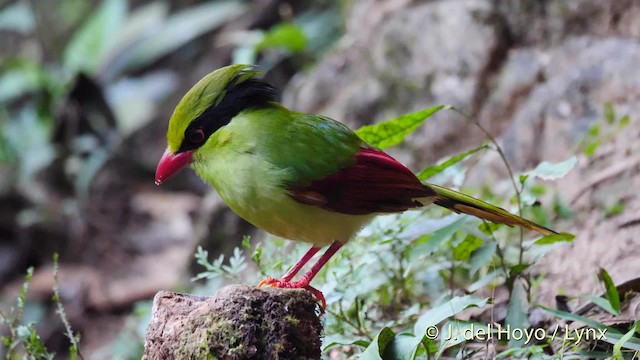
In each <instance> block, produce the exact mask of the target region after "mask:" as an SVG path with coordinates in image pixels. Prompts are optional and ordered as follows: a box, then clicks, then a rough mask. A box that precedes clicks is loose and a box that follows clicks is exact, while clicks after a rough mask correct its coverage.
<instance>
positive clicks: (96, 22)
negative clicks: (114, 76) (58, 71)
mask: <svg viewBox="0 0 640 360" xmlns="http://www.w3.org/2000/svg"><path fill="white" fill-rule="evenodd" d="M126 14H127V2H126V0H105V1H103V2H102V4H101V5H100V7H99V8H98V9H97V10H96V11H95V12H94V13H93V15H91V16H90V17H89V18H88V19H87V20H86V21H85V23H84V24H83V25H82V27H81V28H80V30H78V31H77V32H76V33H75V34H74V36H73V38H72V39H71V41H70V42H69V44H68V45H67V47H66V48H65V50H64V57H63V58H64V64H65V67H66V68H67V69H69V70H71V71H73V72H86V73H88V74H94V73H95V71H96V69H97V67H98V64H99V63H100V61H101V58H102V56H104V54H105V53H106V50H107V49H108V48H109V46H111V43H112V41H113V40H114V39H115V35H114V34H116V33H117V32H118V31H119V30H120V28H121V27H122V24H123V23H124V20H125V17H126Z"/></svg>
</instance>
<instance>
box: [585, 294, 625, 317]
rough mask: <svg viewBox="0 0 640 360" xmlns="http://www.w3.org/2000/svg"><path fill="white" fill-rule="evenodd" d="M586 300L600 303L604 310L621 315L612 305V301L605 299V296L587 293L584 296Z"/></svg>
mask: <svg viewBox="0 0 640 360" xmlns="http://www.w3.org/2000/svg"><path fill="white" fill-rule="evenodd" d="M583 298H584V299H585V300H588V301H591V302H592V303H594V304H596V305H598V306H599V307H600V308H602V309H603V310H606V311H607V312H609V313H610V314H612V315H620V312H619V311H616V310H615V309H614V308H613V306H611V303H610V302H609V300H608V299H605V298H603V297H600V296H595V295H586V296H584V297H583Z"/></svg>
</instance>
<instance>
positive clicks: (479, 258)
mask: <svg viewBox="0 0 640 360" xmlns="http://www.w3.org/2000/svg"><path fill="white" fill-rule="evenodd" d="M496 248H497V246H496V243H495V242H493V241H491V242H487V243H486V244H484V245H483V246H481V247H479V248H478V249H476V250H475V251H474V252H472V253H471V257H470V258H469V275H471V276H473V275H475V274H476V273H477V272H478V270H479V269H480V268H481V267H482V266H484V265H487V264H488V263H489V262H491V259H493V255H494V254H495V253H496Z"/></svg>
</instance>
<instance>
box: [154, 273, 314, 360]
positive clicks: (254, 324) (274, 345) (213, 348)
mask: <svg viewBox="0 0 640 360" xmlns="http://www.w3.org/2000/svg"><path fill="white" fill-rule="evenodd" d="M316 309H317V305H316V300H315V299H314V297H313V295H311V294H310V293H309V292H308V291H306V290H302V289H275V288H264V289H258V288H255V287H249V286H244V285H230V286H226V287H224V288H222V289H220V290H219V291H218V292H217V293H216V294H215V295H214V296H199V295H191V294H178V293H174V292H169V291H160V292H158V293H157V294H156V296H155V298H154V300H153V310H152V317H151V323H150V324H149V327H148V328H147V336H146V340H145V344H144V355H143V357H142V358H143V359H146V360H151V359H237V360H241V359H320V336H321V332H322V324H321V322H320V319H319V317H318V315H317V313H316Z"/></svg>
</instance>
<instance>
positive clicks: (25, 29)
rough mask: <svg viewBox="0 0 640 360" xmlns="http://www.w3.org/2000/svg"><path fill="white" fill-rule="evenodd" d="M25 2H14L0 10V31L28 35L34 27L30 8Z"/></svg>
mask: <svg viewBox="0 0 640 360" xmlns="http://www.w3.org/2000/svg"><path fill="white" fill-rule="evenodd" d="M28 4H29V3H26V2H22V1H20V2H16V3H15V4H11V5H7V6H5V7H4V8H3V9H2V10H0V30H1V31H16V32H19V33H21V34H29V33H30V32H31V31H33V28H34V27H35V23H36V22H35V19H34V16H33V12H32V11H31V7H30V6H29V5H28Z"/></svg>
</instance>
